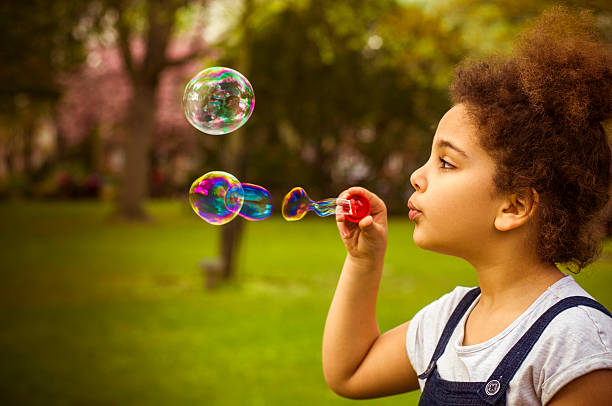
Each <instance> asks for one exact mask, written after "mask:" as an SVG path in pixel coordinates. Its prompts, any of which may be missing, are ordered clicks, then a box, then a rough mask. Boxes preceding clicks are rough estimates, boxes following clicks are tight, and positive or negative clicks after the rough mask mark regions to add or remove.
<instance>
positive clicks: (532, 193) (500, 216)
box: [494, 188, 540, 231]
mask: <svg viewBox="0 0 612 406" xmlns="http://www.w3.org/2000/svg"><path fill="white" fill-rule="evenodd" d="M539 202H540V198H539V196H538V192H536V190H535V189H533V188H530V189H522V190H521V191H519V192H517V193H513V194H511V195H508V196H507V197H506V198H505V199H504V200H503V201H502V205H501V206H500V208H499V211H498V213H497V215H496V216H495V222H494V224H495V228H496V229H498V230H499V231H509V230H512V229H515V228H518V227H520V226H522V225H523V224H525V223H527V220H529V218H530V217H531V216H532V215H533V214H534V213H535V210H536V208H537V206H538V203H539Z"/></svg>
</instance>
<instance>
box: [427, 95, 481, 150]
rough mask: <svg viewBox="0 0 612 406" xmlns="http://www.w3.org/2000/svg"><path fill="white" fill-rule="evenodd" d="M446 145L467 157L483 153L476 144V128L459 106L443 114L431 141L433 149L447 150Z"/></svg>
mask: <svg viewBox="0 0 612 406" xmlns="http://www.w3.org/2000/svg"><path fill="white" fill-rule="evenodd" d="M448 143H450V144H452V145H454V146H455V147H457V148H459V149H461V150H463V151H464V152H465V153H466V154H467V155H468V156H473V155H479V152H484V151H482V149H481V148H480V145H479V143H478V136H477V132H476V126H475V125H474V124H473V123H472V121H471V120H470V118H469V116H468V115H467V112H466V110H465V107H463V105H461V104H457V105H455V106H453V107H452V108H451V109H450V110H449V111H447V112H446V114H444V116H443V117H442V119H441V120H440V123H439V124H438V128H437V130H436V134H435V136H434V139H433V145H434V146H435V147H439V148H442V147H447V148H448V147H449V145H448ZM449 149H450V148H449ZM479 150H481V151H479Z"/></svg>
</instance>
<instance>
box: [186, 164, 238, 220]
mask: <svg viewBox="0 0 612 406" xmlns="http://www.w3.org/2000/svg"><path fill="white" fill-rule="evenodd" d="M243 203H244V190H243V189H242V186H241V184H240V182H238V179H236V178H235V177H234V175H232V174H229V173H227V172H222V171H213V172H208V173H207V174H205V175H202V176H200V177H199V178H198V179H196V180H195V181H194V182H193V183H192V184H191V188H190V189H189V204H190V205H191V208H192V209H193V211H195V212H196V214H197V215H198V216H200V218H202V219H203V220H204V221H206V222H208V223H210V224H214V225H221V224H225V223H228V222H230V221H232V220H233V219H234V217H236V216H237V215H238V213H239V212H240V209H241V208H242V205H243Z"/></svg>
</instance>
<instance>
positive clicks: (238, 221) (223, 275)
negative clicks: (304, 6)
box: [206, 0, 254, 287]
mask: <svg viewBox="0 0 612 406" xmlns="http://www.w3.org/2000/svg"><path fill="white" fill-rule="evenodd" d="M253 8H254V3H253V0H245V2H244V10H243V12H242V18H241V23H240V27H242V28H243V32H242V44H243V51H242V54H241V55H240V60H239V62H238V65H239V66H238V67H237V69H238V70H239V71H240V72H241V73H242V74H243V75H245V76H247V77H248V70H249V62H250V61H249V58H248V54H247V51H246V50H247V49H248V46H247V45H248V44H247V42H248V41H250V40H251V38H250V37H251V34H250V25H249V18H250V16H251V15H252V14H253ZM245 131H246V130H245V129H243V128H241V129H238V130H236V131H234V132H233V133H230V134H227V135H225V136H224V137H226V138H225V140H224V141H225V142H224V144H225V145H224V148H223V149H224V152H225V154H224V156H223V159H222V162H223V164H224V168H223V170H224V171H226V172H229V173H231V174H232V175H234V176H236V178H238V181H240V182H248V180H247V179H244V175H245V174H246V154H247V152H248V151H247V148H245V146H244V137H245V135H244V132H245ZM238 217H239V216H238ZM238 217H237V218H235V219H234V220H232V221H231V222H230V223H227V224H225V225H224V226H223V227H222V228H221V246H220V258H219V262H218V264H217V267H212V268H210V270H208V269H207V273H208V275H207V277H208V278H209V281H207V284H206V285H207V286H208V287H214V286H215V285H216V283H211V276H212V273H216V275H215V276H214V277H213V278H217V279H221V280H225V281H227V280H230V279H232V278H233V277H234V275H235V273H236V255H237V253H238V250H239V247H240V240H241V239H242V234H243V231H244V225H245V220H243V219H242V218H238ZM213 268H216V269H214V270H213Z"/></svg>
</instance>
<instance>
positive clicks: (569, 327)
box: [530, 282, 612, 403]
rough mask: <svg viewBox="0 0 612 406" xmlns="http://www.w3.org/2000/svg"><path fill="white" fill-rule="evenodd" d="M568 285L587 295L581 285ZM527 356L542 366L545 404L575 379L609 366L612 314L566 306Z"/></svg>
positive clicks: (610, 358) (541, 374)
mask: <svg viewBox="0 0 612 406" xmlns="http://www.w3.org/2000/svg"><path fill="white" fill-rule="evenodd" d="M573 283H575V282H573ZM568 288H569V289H568V290H569V291H572V290H573V292H571V293H574V294H576V293H577V295H578V296H587V297H588V294H586V292H584V291H583V290H582V289H581V288H580V289H575V288H573V287H571V286H570V287H568ZM580 290H582V292H584V294H580V293H581V292H580ZM563 293H568V292H563ZM570 295H571V294H568V295H567V296H570ZM562 296H566V295H562ZM562 299H563V297H559V298H558V300H562ZM530 357H532V360H533V361H535V362H536V363H537V364H540V366H541V369H540V370H539V378H540V379H541V382H542V401H543V403H546V402H548V401H549V400H550V399H551V398H552V397H553V396H554V395H555V393H557V392H558V391H559V390H560V389H561V388H563V387H564V386H565V385H567V384H568V383H570V382H572V381H574V380H575V379H577V378H579V377H582V376H585V375H586V374H589V373H591V372H593V371H596V370H599V369H607V368H612V317H610V316H609V315H607V314H605V313H603V312H602V311H600V310H597V309H594V308H592V307H588V306H576V307H571V308H569V309H566V310H564V311H562V312H561V313H559V314H558V315H557V316H556V317H555V318H554V319H553V320H552V321H551V322H550V324H549V325H548V326H547V327H546V329H545V330H544V332H543V333H542V336H541V337H540V338H539V340H538V343H537V345H536V346H535V347H534V348H533V351H532V354H530ZM538 369H539V368H538Z"/></svg>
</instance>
